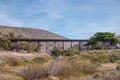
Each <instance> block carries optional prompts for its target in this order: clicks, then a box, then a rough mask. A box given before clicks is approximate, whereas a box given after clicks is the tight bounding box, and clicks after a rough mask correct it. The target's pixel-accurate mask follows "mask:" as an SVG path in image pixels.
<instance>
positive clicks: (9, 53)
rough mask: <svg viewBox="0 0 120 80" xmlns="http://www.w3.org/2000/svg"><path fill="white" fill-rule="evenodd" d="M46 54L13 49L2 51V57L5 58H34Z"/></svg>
mask: <svg viewBox="0 0 120 80" xmlns="http://www.w3.org/2000/svg"><path fill="white" fill-rule="evenodd" d="M39 56H45V55H43V54H41V53H22V52H13V51H0V59H5V58H22V59H27V60H29V59H33V58H35V57H39Z"/></svg>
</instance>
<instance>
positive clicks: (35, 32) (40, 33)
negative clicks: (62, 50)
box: [0, 26, 67, 39]
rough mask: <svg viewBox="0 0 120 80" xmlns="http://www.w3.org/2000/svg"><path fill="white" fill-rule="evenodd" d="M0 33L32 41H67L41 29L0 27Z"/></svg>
mask: <svg viewBox="0 0 120 80" xmlns="http://www.w3.org/2000/svg"><path fill="white" fill-rule="evenodd" d="M0 32H2V33H5V34H7V33H9V32H14V33H15V34H16V35H22V36H23V37H25V38H33V39H67V38H65V37H63V36H60V35H58V34H55V33H52V32H49V31H46V30H41V29H33V28H20V27H13V26H0Z"/></svg>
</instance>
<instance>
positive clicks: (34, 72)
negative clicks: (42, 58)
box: [21, 65, 48, 80]
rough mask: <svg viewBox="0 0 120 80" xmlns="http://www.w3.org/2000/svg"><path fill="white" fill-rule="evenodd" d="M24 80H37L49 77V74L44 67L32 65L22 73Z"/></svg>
mask: <svg viewBox="0 0 120 80" xmlns="http://www.w3.org/2000/svg"><path fill="white" fill-rule="evenodd" d="M21 76H22V77H23V78H24V80H35V79H36V80H37V79H38V78H46V77H48V73H47V72H46V70H45V69H44V68H43V66H42V65H31V66H28V67H26V68H24V69H23V70H22V71H21Z"/></svg>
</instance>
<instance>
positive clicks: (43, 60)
mask: <svg viewBox="0 0 120 80" xmlns="http://www.w3.org/2000/svg"><path fill="white" fill-rule="evenodd" d="M50 59H51V58H50V57H36V58H34V59H32V61H34V62H36V63H45V62H48V61H49V60H50Z"/></svg>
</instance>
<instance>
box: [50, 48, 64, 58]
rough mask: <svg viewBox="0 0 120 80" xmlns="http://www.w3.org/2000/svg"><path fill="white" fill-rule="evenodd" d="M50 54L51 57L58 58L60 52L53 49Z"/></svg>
mask: <svg viewBox="0 0 120 80" xmlns="http://www.w3.org/2000/svg"><path fill="white" fill-rule="evenodd" d="M51 53H52V56H56V57H58V56H60V55H61V53H62V51H61V50H60V49H58V48H54V49H53V50H52V52H51Z"/></svg>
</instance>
